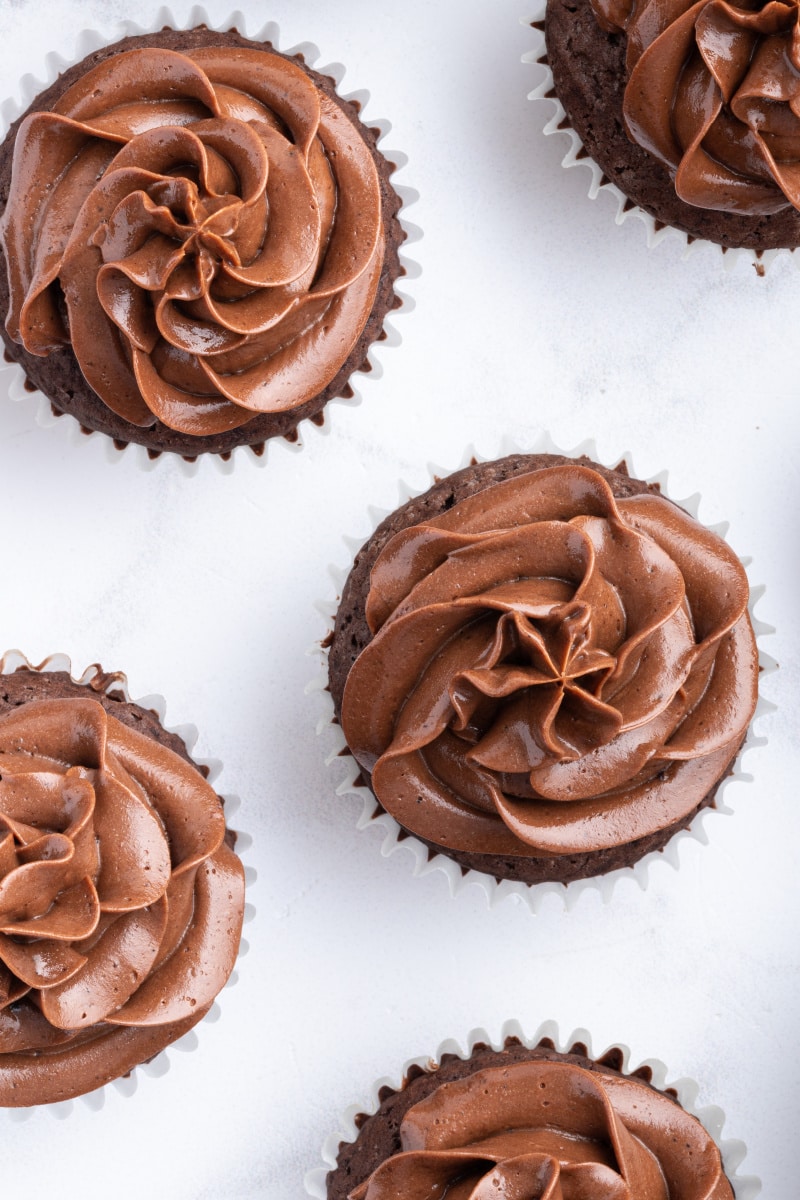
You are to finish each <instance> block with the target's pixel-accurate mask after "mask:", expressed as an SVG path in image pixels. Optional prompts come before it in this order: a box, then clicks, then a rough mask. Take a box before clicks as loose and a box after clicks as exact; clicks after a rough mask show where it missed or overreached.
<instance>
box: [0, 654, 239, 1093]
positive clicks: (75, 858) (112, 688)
mask: <svg viewBox="0 0 800 1200" xmlns="http://www.w3.org/2000/svg"><path fill="white" fill-rule="evenodd" d="M2 665H3V667H4V670H5V673H3V674H2V675H0V685H1V686H0V765H1V769H0V1106H6V1107H12V1108H20V1107H27V1106H31V1105H36V1104H49V1103H54V1102H57V1101H63V1100H68V1099H71V1098H73V1097H76V1096H80V1095H84V1094H85V1093H88V1092H91V1091H93V1090H94V1089H96V1088H99V1087H101V1086H103V1085H104V1084H106V1083H108V1082H110V1081H111V1080H114V1079H117V1078H119V1077H121V1076H123V1075H127V1074H128V1073H129V1072H130V1071H131V1070H132V1069H133V1068H134V1067H135V1066H137V1065H138V1064H140V1063H144V1062H148V1061H149V1060H150V1059H152V1058H153V1057H154V1056H155V1055H156V1054H158V1053H159V1052H160V1051H161V1050H163V1049H165V1047H167V1046H169V1045H170V1044H171V1043H172V1042H174V1041H176V1039H178V1038H180V1037H181V1036H182V1035H183V1034H185V1033H186V1032H188V1030H190V1029H191V1028H192V1027H193V1026H194V1025H196V1024H197V1022H198V1021H200V1020H201V1019H202V1018H203V1017H204V1016H205V1015H206V1013H207V1012H208V1011H209V1009H210V1007H211V1005H212V1004H213V1001H214V998H215V996H216V995H217V994H218V992H220V991H221V989H222V988H223V987H224V986H225V983H226V982H227V980H228V978H229V977H230V975H231V972H232V970H233V966H234V963H235V961H236V957H237V954H238V951H239V943H240V937H241V928H242V919H243V913H244V870H243V867H242V864H241V861H240V859H239V857H238V856H237V854H236V853H235V851H234V849H233V846H234V843H235V835H234V834H233V833H232V832H230V831H229V830H228V829H227V828H226V824H225V815H224V812H223V805H222V802H221V800H220V798H219V797H218V796H217V794H216V793H215V792H214V790H213V788H212V787H211V786H210V784H209V783H208V782H207V781H206V777H205V773H204V771H203V769H202V768H201V767H198V766H197V765H196V764H195V763H194V762H193V761H192V759H191V758H190V757H189V754H188V751H187V749H186V745H185V744H184V742H183V740H182V739H181V738H180V737H179V736H178V735H177V734H174V733H171V732H169V731H168V730H167V729H165V728H164V726H163V725H162V724H161V722H160V720H159V718H158V716H157V715H156V713H155V712H154V711H152V710H150V709H145V708H143V707H141V706H140V705H138V704H135V703H132V702H130V701H129V700H128V699H127V696H126V694H125V690H124V685H122V684H121V682H120V681H121V679H122V677H121V676H120V675H119V674H113V675H107V674H105V673H104V672H103V671H102V670H101V669H100V668H99V667H97V668H94V669H90V670H89V671H88V672H87V673H86V674H85V675H84V676H83V677H82V678H81V679H80V680H78V681H76V680H75V679H73V678H72V677H71V675H70V673H69V671H61V670H51V669H33V668H30V667H29V666H24V665H23V666H19V667H17V668H16V669H15V668H14V667H13V666H12V667H11V668H10V669H9V667H7V666H6V660H3V663H2Z"/></svg>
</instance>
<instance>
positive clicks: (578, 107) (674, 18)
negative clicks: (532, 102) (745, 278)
mask: <svg viewBox="0 0 800 1200" xmlns="http://www.w3.org/2000/svg"><path fill="white" fill-rule="evenodd" d="M796 22H797V9H796V6H795V5H793V4H787V5H783V6H782V7H780V8H779V9H778V8H776V7H775V6H774V5H768V4H763V3H758V4H755V5H752V4H750V5H738V6H737V5H736V4H734V5H728V4H719V3H717V0H706V2H705V3H703V4H694V5H692V4H690V3H689V2H688V0H687V2H686V3H680V4H678V5H674V4H673V5H671V6H670V5H666V4H663V3H661V0H637V2H636V3H634V4H618V3H616V2H615V0H547V8H546V15H545V21H544V23H543V24H542V23H538V25H539V28H542V27H543V28H544V32H545V39H546V58H545V60H544V61H545V62H546V63H547V64H548V65H549V67H550V70H551V71H552V77H553V87H554V94H555V95H556V96H557V97H558V99H559V100H560V101H561V104H562V105H563V107H564V110H565V113H566V118H565V120H564V122H563V123H562V125H561V126H559V127H560V128H563V127H565V126H566V127H570V126H571V128H572V129H573V130H574V131H575V133H576V134H577V136H578V137H579V138H580V141H581V143H582V146H583V149H582V151H581V152H580V155H579V156H582V155H584V154H588V155H589V156H590V157H591V158H592V159H594V161H595V162H596V163H597V164H598V166H599V167H600V169H601V170H602V172H603V181H604V182H605V183H608V182H609V181H610V182H611V184H613V185H616V187H617V188H619V189H620V192H621V193H623V196H624V197H626V198H627V200H626V203H625V207H626V208H629V207H631V206H632V205H636V206H638V207H639V208H640V209H641V210H643V211H644V212H646V213H648V214H650V216H652V217H653V218H654V219H655V223H656V228H658V227H660V226H661V225H667V226H672V227H674V228H676V229H679V230H682V231H683V232H684V233H686V234H688V235H689V238H690V240H691V239H693V238H704V239H706V240H708V241H711V242H716V243H718V244H719V245H721V246H723V247H725V248H728V247H749V248H750V249H752V250H755V251H756V252H758V253H762V252H764V251H766V250H773V249H777V248H792V249H793V248H794V247H796V246H797V245H798V243H800V212H798V208H800V181H799V180H798V175H797V169H796V160H797V159H798V157H800V117H798V116H797V114H796V110H797V107H798V101H800V58H798V54H797V50H796V47H794V46H793V43H792V36H793V30H794V27H795V25H796ZM540 61H541V60H540ZM539 94H543V93H541V92H540V93H539ZM545 94H553V93H549V92H547V90H546V89H545Z"/></svg>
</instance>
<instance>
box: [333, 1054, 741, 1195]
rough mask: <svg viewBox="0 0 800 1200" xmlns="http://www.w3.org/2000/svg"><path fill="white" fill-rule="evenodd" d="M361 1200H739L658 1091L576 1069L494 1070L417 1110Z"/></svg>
mask: <svg viewBox="0 0 800 1200" xmlns="http://www.w3.org/2000/svg"><path fill="white" fill-rule="evenodd" d="M400 1144H401V1152H400V1153H398V1154H395V1155H393V1156H391V1157H390V1158H388V1159H386V1160H385V1161H384V1162H383V1163H382V1164H381V1165H380V1166H379V1167H378V1168H377V1169H376V1170H375V1171H374V1172H373V1174H372V1175H371V1176H370V1178H369V1179H368V1180H367V1181H366V1182H365V1183H363V1184H361V1185H360V1186H359V1187H357V1188H355V1189H354V1191H353V1192H352V1193H351V1196H352V1200H396V1197H398V1196H403V1197H404V1198H408V1200H411V1198H412V1197H413V1200H441V1197H442V1196H444V1195H446V1196H447V1198H448V1200H499V1198H501V1197H502V1198H503V1200H732V1197H733V1191H732V1189H731V1186H730V1184H729V1183H728V1181H727V1179H726V1178H725V1175H724V1172H723V1168H722V1163H721V1160H720V1155H719V1151H718V1149H717V1147H716V1145H715V1144H714V1142H713V1140H712V1139H711V1137H710V1135H709V1134H708V1133H707V1132H706V1130H705V1129H704V1128H703V1127H702V1125H701V1124H700V1122H699V1121H697V1120H696V1118H694V1117H692V1116H690V1115H689V1114H688V1113H686V1112H684V1110H683V1109H682V1108H681V1107H680V1106H679V1105H678V1104H676V1103H675V1102H674V1101H673V1100H671V1099H670V1098H669V1097H668V1096H666V1095H664V1094H663V1093H661V1092H656V1091H654V1090H653V1089H652V1088H650V1087H648V1086H647V1085H646V1084H644V1083H641V1082H639V1081H637V1080H635V1079H630V1078H626V1077H624V1076H620V1075H610V1074H609V1075H607V1074H603V1073H600V1072H594V1071H587V1070H584V1069H583V1068H582V1067H578V1066H574V1065H572V1064H570V1063H564V1062H551V1061H541V1060H538V1061H531V1062H519V1063H514V1064H511V1065H509V1066H507V1067H490V1068H487V1069H485V1070H482V1071H476V1072H475V1073H474V1074H472V1075H468V1076H466V1077H465V1078H463V1079H459V1080H456V1081H454V1082H451V1083H445V1084H442V1085H441V1086H440V1087H439V1088H437V1089H436V1090H435V1091H434V1092H433V1093H432V1094H431V1095H430V1096H428V1097H427V1098H426V1099H424V1100H422V1101H420V1102H419V1103H418V1104H415V1105H414V1106H413V1107H412V1108H410V1109H409V1110H408V1112H407V1113H406V1116H405V1117H404V1119H403V1122H402V1125H401V1127H400Z"/></svg>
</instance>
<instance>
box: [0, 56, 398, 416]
mask: <svg viewBox="0 0 800 1200" xmlns="http://www.w3.org/2000/svg"><path fill="white" fill-rule="evenodd" d="M381 228H382V212H381V189H380V181H379V178H378V173H377V169H376V166H375V162H374V160H373V157H372V154H371V152H370V149H369V146H368V144H367V142H366V141H365V140H364V137H363V136H362V134H361V132H360V131H359V127H358V124H357V122H356V121H355V120H354V119H353V120H351V119H350V118H349V117H348V116H347V115H346V114H345V112H344V110H343V109H342V108H341V107H340V106H339V105H338V104H337V103H336V102H335V101H334V100H333V99H332V98H331V97H330V96H329V95H328V94H327V93H326V92H324V91H322V90H321V89H320V88H318V87H317V86H316V84H315V82H314V80H313V79H312V77H311V76H310V75H309V74H308V73H307V72H306V71H304V70H303V68H302V67H300V66H299V65H298V64H297V63H295V62H293V61H292V60H290V59H288V58H285V57H283V56H281V55H279V54H276V53H272V52H270V51H267V50H254V49H249V48H246V47H225V46H211V47H206V48H198V49H195V50H193V51H191V52H189V53H186V54H182V53H177V52H175V51H172V50H167V49H163V48H157V47H150V48H143V49H137V50H129V51H126V52H124V53H121V54H118V55H114V56H112V57H110V58H108V59H106V60H105V61H103V62H101V63H100V64H98V65H97V66H95V67H93V68H91V69H90V70H88V71H87V72H86V74H85V75H84V76H83V77H82V78H80V79H79V80H78V82H77V83H75V84H73V86H72V87H70V88H69V89H68V90H67V91H66V92H64V94H63V95H62V96H61V97H60V99H59V100H58V102H57V103H56V104H55V106H54V107H53V110H52V111H49V112H33V113H31V114H30V115H29V116H28V117H27V118H26V119H25V120H24V121H23V122H22V125H21V126H20V129H19V133H18V135H17V142H16V146H15V152H14V165H13V174H12V183H11V189H10V193H9V199H8V204H7V207H6V211H5V214H4V217H3V219H2V223H1V224H0V238H2V245H3V249H4V252H5V257H6V263H7V267H8V273H9V284H10V308H9V314H8V319H7V328H8V331H9V333H10V335H11V337H12V338H14V339H15V340H16V341H18V342H21V343H22V345H23V346H24V347H25V349H26V350H28V351H29V352H30V353H31V354H35V355H47V354H49V353H50V352H51V351H53V350H54V349H57V348H58V347H59V346H63V345H69V346H71V347H72V350H73V352H74V354H75V357H76V359H77V361H78V364H79V366H80V368H81V371H82V372H83V375H84V377H85V378H86V380H87V382H88V383H89V385H90V386H91V387H92V388H93V389H94V391H95V392H96V393H97V395H98V396H99V397H100V399H101V400H102V401H103V402H104V404H105V405H106V406H107V407H108V408H109V409H111V410H112V411H113V412H114V413H116V414H117V415H118V416H120V417H122V418H123V419H124V420H126V421H128V422H130V423H132V424H134V425H138V426H149V425H152V424H153V423H154V422H155V420H156V419H157V420H159V421H161V422H163V424H164V425H166V426H168V427H169V428H170V429H173V430H177V431H180V432H182V433H186V434H191V435H197V436H202V435H208V434H218V433H221V432H224V431H228V430H232V429H235V428H238V427H239V426H241V425H243V424H245V423H246V422H247V421H249V420H251V418H253V417H254V416H256V415H257V414H259V413H280V412H284V411H286V410H292V409H295V408H299V407H300V406H301V405H303V404H304V403H305V402H306V401H308V400H310V399H311V398H313V397H314V396H316V395H318V394H319V393H320V392H322V391H323V390H324V389H325V387H326V386H327V385H328V384H329V383H330V382H331V381H332V380H333V378H334V377H335V376H336V374H337V372H338V371H339V369H340V368H341V367H342V365H343V364H344V363H345V361H346V360H347V358H348V357H349V355H350V353H351V352H352V350H353V348H354V346H355V344H356V343H357V341H358V339H359V337H360V335H361V333H362V331H363V329H364V326H365V325H366V323H367V320H368V318H369V316H370V313H371V311H372V307H373V302H374V299H375V296H376V292H377V287H378V282H379V279H380V275H381V270H382V266H383V244H382V241H381V238H380V233H381Z"/></svg>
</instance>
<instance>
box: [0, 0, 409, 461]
mask: <svg viewBox="0 0 800 1200" xmlns="http://www.w3.org/2000/svg"><path fill="white" fill-rule="evenodd" d="M181 11H182V10H180V9H178V8H175V9H173V8H170V7H167V6H164V7H162V8H159V9H158V11H157V12H156V14H155V16H154V17H153V20H152V22H150V23H147V24H145V23H139V22H138V21H132V20H125V21H118V22H113V23H109V24H108V26H103V27H102V28H100V29H85V30H83V31H82V32H81V33H79V34H78V35H77V37H76V41H75V51H74V53H73V54H72V55H70V56H69V57H66V58H65V57H62V56H61V55H60V54H58V53H56V52H51V53H49V54H48V55H47V56H46V58H45V63H44V70H43V72H42V74H41V76H35V75H32V74H30V73H28V74H25V75H23V76H22V78H21V79H20V81H19V85H18V92H17V95H15V96H12V97H9V98H8V99H6V100H4V101H3V103H2V104H0V141H2V139H3V138H4V137H5V136H6V133H7V132H8V129H9V127H10V126H11V125H12V123H13V122H14V121H16V119H17V118H18V117H20V116H22V114H23V113H24V112H25V111H26V109H28V108H29V107H30V105H31V104H32V103H33V101H34V100H35V99H36V97H37V96H38V95H39V94H40V93H41V92H43V91H44V90H45V88H47V87H49V86H50V84H51V83H54V82H55V80H56V79H57V78H58V76H59V75H60V74H61V73H62V72H64V71H65V70H67V69H68V68H69V67H71V66H73V65H74V64H75V63H78V62H80V61H81V60H82V59H84V58H86V57H87V56H88V55H89V54H92V53H93V52H94V51H95V50H99V49H100V48H102V47H103V46H108V45H110V44H112V43H113V42H116V41H119V40H120V39H121V38H124V37H135V36H137V35H140V34H144V33H157V32H158V31H159V30H160V29H163V28H164V27H165V26H168V27H169V28H171V29H193V28H194V27H195V26H196V25H206V26H208V28H209V29H214V30H216V31H217V32H220V33H224V32H225V31H226V30H230V29H237V30H238V31H239V33H241V34H242V35H243V36H244V37H248V38H251V39H252V40H253V41H257V42H266V41H268V42H271V43H272V45H273V46H274V47H275V48H276V50H280V51H281V53H282V54H287V55H290V56H291V55H296V54H300V55H302V56H303V59H304V60H305V62H306V64H307V65H308V66H309V67H312V68H313V69H314V70H315V71H317V72H318V73H319V74H320V75H329V76H331V77H332V78H333V79H334V81H335V83H336V90H337V92H338V94H339V96H340V98H341V99H343V100H349V101H351V102H356V103H358V104H359V105H360V107H361V111H360V114H359V118H360V121H361V123H362V124H363V125H365V126H367V127H369V128H371V129H378V130H380V133H379V135H378V147H379V149H380V151H381V154H382V155H383V157H384V158H385V159H387V161H388V162H390V163H393V164H394V165H395V171H394V173H393V174H392V184H391V185H392V189H393V190H394V191H395V192H396V193H397V195H398V196H399V197H400V200H401V202H402V203H401V207H400V211H399V212H398V214H397V217H398V220H399V222H400V224H401V226H402V228H403V231H404V232H405V235H406V237H405V241H404V242H403V243H402V245H401V247H400V251H399V259H400V264H401V267H402V269H403V274H402V275H401V276H400V279H399V281H398V282H399V283H401V287H399V288H398V286H397V284H396V285H395V287H394V294H395V295H396V296H397V298H398V299H399V300H400V301H401V302H402V303H401V306H400V307H399V308H396V309H391V310H390V311H389V313H388V314H387V315H386V317H385V318H384V321H383V333H384V335H385V336H383V337H382V338H380V339H376V340H375V341H373V343H372V345H371V346H370V348H369V351H368V354H367V361H368V364H369V365H368V367H362V368H360V369H358V370H356V371H354V372H353V373H352V375H351V376H350V378H349V380H348V383H349V386H350V388H351V390H352V393H353V394H352V395H351V396H335V397H333V398H332V399H331V400H329V401H328V402H327V403H326V405H325V407H324V408H323V409H322V410H321V413H320V414H318V415H317V419H316V421H315V420H314V419H313V418H310V417H307V418H305V419H304V420H302V421H301V422H300V423H299V424H298V426H297V427H296V430H295V434H296V436H294V435H293V436H290V437H288V438H287V437H274V438H268V439H267V441H266V442H265V443H264V444H263V447H262V446H261V444H259V446H258V448H256V449H254V448H253V447H251V446H237V447H236V448H235V449H233V450H231V451H229V452H226V453H224V454H215V453H201V454H198V456H197V457H196V458H194V459H192V458H184V457H182V456H181V455H180V454H176V453H174V452H171V451H159V452H153V451H149V450H147V448H146V447H144V446H140V445H137V444H136V443H134V442H129V443H128V444H127V445H119V444H118V443H117V442H115V441H114V439H113V438H112V437H109V435H108V434H105V433H101V432H100V431H99V430H86V429H83V428H82V427H81V425H80V423H79V421H78V420H77V418H75V417H73V416H72V414H71V413H60V412H54V410H53V407H52V405H51V403H50V400H49V399H48V398H47V396H45V395H44V394H43V393H42V392H40V391H39V390H38V388H32V385H31V384H30V383H28V381H27V379H26V376H25V372H24V370H23V368H22V367H21V366H19V365H18V364H17V363H5V362H2V359H1V357H0V380H2V383H1V384H0V386H3V387H4V388H5V390H6V392H7V395H8V397H9V399H11V400H13V401H15V402H18V403H20V402H21V403H25V404H27V405H28V406H29V407H30V411H31V417H32V419H33V420H34V421H35V422H36V424H37V425H39V426H40V427H41V428H43V429H52V427H53V426H54V425H57V426H58V427H59V428H62V427H64V428H66V429H67V430H68V434H67V436H68V441H69V444H70V446H71V447H77V446H80V447H81V450H82V451H83V452H87V446H90V447H91V452H92V453H99V454H100V456H101V458H104V459H105V460H107V461H109V462H117V461H118V460H119V459H120V458H121V457H122V456H123V455H125V456H126V457H127V456H129V457H132V458H134V459H135V460H136V462H137V465H138V466H139V467H140V468H142V469H143V470H147V471H152V470H153V469H154V468H156V467H158V466H159V464H160V463H162V462H174V463H175V464H176V465H177V469H178V470H179V471H180V472H181V473H182V474H184V475H189V476H191V475H195V474H197V472H198V471H199V470H200V469H201V463H204V462H206V461H207V460H210V461H209V466H208V467H207V468H203V469H209V470H215V471H218V472H221V473H222V474H224V475H227V474H230V473H231V472H232V471H233V469H234V465H235V463H236V462H237V461H240V460H241V459H242V458H243V457H244V458H246V459H249V460H250V462H251V463H253V464H257V465H260V466H265V465H266V463H267V460H268V458H269V454H270V453H271V452H277V453H297V452H298V451H300V450H301V449H302V447H303V444H304V442H306V441H308V440H309V439H310V438H315V437H324V436H325V435H326V434H327V433H328V432H329V429H330V424H329V417H328V410H329V409H330V408H331V406H332V405H342V404H343V405H347V406H351V407H352V406H355V405H358V404H361V403H362V401H363V400H365V399H366V400H368V401H369V400H370V399H372V395H371V392H372V388H373V387H374V385H375V382H376V381H377V380H379V379H380V378H381V376H382V374H383V357H384V351H385V350H390V349H392V348H394V347H396V346H399V345H400V342H401V340H402V339H401V336H400V334H399V333H398V331H397V329H396V328H395V326H394V318H395V316H396V315H397V314H398V313H404V312H406V313H407V312H411V310H412V309H413V308H414V300H413V297H411V296H409V295H407V294H406V293H405V291H404V290H403V289H402V282H403V281H405V280H411V279H416V278H417V277H418V276H419V274H420V268H419V265H418V264H417V263H416V262H415V261H414V260H413V259H412V258H409V257H408V254H407V248H408V247H409V246H411V245H413V244H414V242H418V241H419V240H420V238H421V237H422V230H421V229H420V228H419V226H417V225H414V224H413V223H412V222H410V221H408V219H407V216H406V212H407V209H408V208H410V207H411V205H412V204H414V203H416V201H417V200H418V199H419V192H417V191H416V189H415V188H412V187H409V186H407V185H406V184H404V183H402V182H401V183H398V182H397V181H396V178H395V177H396V175H397V174H398V173H401V174H402V172H403V168H404V167H405V166H406V164H407V162H408V156H407V155H406V154H404V153H403V152H402V151H399V150H391V149H389V148H388V147H387V145H386V144H385V139H386V137H387V135H388V134H389V132H390V130H391V128H392V126H391V124H390V122H389V121H386V120H382V119H376V118H375V117H373V116H371V114H370V112H369V99H370V96H369V92H368V91H365V90H363V89H361V90H354V91H349V92H345V91H343V90H342V85H343V84H345V67H344V66H343V65H342V64H341V63H328V64H323V63H320V62H319V61H318V60H319V59H320V51H319V49H318V47H317V46H315V45H314V44H313V42H300V43H298V44H297V45H295V46H281V40H280V29H279V27H278V25H277V24H276V23H275V22H274V21H267V22H266V24H259V23H257V19H256V18H255V17H254V16H253V15H252V14H251V16H250V17H248V16H247V15H246V14H245V13H243V12H242V11H241V10H239V9H237V10H235V11H234V12H232V13H231V14H230V16H229V17H227V18H225V19H223V20H218V21H214V20H212V18H211V17H210V16H209V14H208V12H207V11H206V9H205V8H203V7H202V5H199V4H195V5H194V6H193V7H192V8H191V9H190V10H189V11H188V12H187V13H186V15H185V17H184V18H181V16H180V15H179V14H180V12H181ZM320 418H321V420H320ZM318 422H319V423H318ZM273 448H274V449H273ZM279 448H280V449H279Z"/></svg>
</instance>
